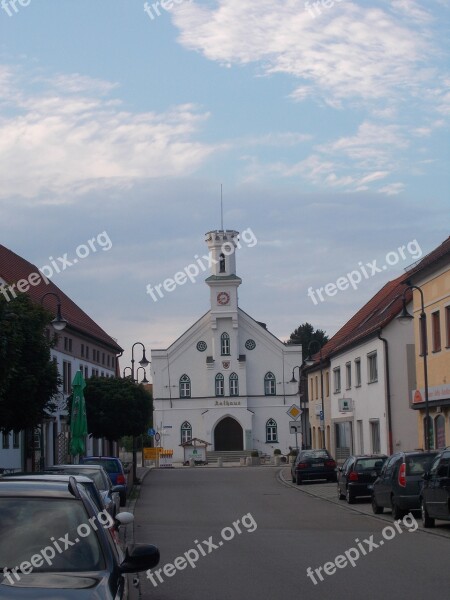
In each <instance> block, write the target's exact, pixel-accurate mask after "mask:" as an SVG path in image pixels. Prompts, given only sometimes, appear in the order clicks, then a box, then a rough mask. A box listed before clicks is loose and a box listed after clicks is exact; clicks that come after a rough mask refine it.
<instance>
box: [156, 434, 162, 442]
mask: <svg viewBox="0 0 450 600" xmlns="http://www.w3.org/2000/svg"><path fill="white" fill-rule="evenodd" d="M160 439H161V436H160V435H159V433H155V442H159V440H160Z"/></svg>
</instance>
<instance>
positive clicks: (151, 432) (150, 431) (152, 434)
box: [147, 428, 156, 437]
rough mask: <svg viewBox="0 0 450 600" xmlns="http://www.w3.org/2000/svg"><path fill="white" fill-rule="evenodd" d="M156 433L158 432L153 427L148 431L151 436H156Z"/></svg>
mask: <svg viewBox="0 0 450 600" xmlns="http://www.w3.org/2000/svg"><path fill="white" fill-rule="evenodd" d="M155 433H156V431H155V430H154V429H152V428H150V429H149V430H148V431H147V435H148V436H149V437H152V436H154V435H155Z"/></svg>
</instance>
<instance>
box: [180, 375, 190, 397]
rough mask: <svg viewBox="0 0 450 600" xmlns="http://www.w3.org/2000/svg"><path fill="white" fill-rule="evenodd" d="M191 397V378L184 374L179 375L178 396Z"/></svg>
mask: <svg viewBox="0 0 450 600" xmlns="http://www.w3.org/2000/svg"><path fill="white" fill-rule="evenodd" d="M190 397H191V380H190V379H189V377H188V376H187V375H186V374H184V375H182V376H181V377H180V398H190Z"/></svg>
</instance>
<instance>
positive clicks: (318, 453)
mask: <svg viewBox="0 0 450 600" xmlns="http://www.w3.org/2000/svg"><path fill="white" fill-rule="evenodd" d="M329 456H330V455H329V454H328V452H327V451H326V450H312V451H311V452H302V453H301V454H300V458H301V459H303V460H310V459H311V458H329Z"/></svg>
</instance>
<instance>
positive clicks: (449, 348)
mask: <svg viewBox="0 0 450 600" xmlns="http://www.w3.org/2000/svg"><path fill="white" fill-rule="evenodd" d="M405 281H406V283H407V284H409V285H412V286H417V287H418V288H420V289H414V290H413V307H414V309H413V316H414V337H415V360H416V389H415V390H413V391H412V394H411V405H412V408H414V409H416V410H417V411H418V412H417V415H418V440H419V447H421V448H425V422H426V402H425V381H424V374H425V368H424V355H423V340H422V336H421V321H420V316H421V312H422V296H423V308H424V312H425V315H426V317H425V318H426V340H425V341H426V344H427V347H428V352H427V355H426V363H427V371H428V408H429V446H430V448H445V447H446V446H448V445H450V237H448V238H447V239H446V240H445V241H444V242H443V243H442V244H441V245H440V246H438V248H436V249H435V250H433V252H431V253H430V254H428V255H427V256H425V257H424V258H423V259H422V260H420V262H418V263H416V264H415V265H413V266H412V268H411V269H410V270H409V272H408V273H407V277H406V279H405Z"/></svg>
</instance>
